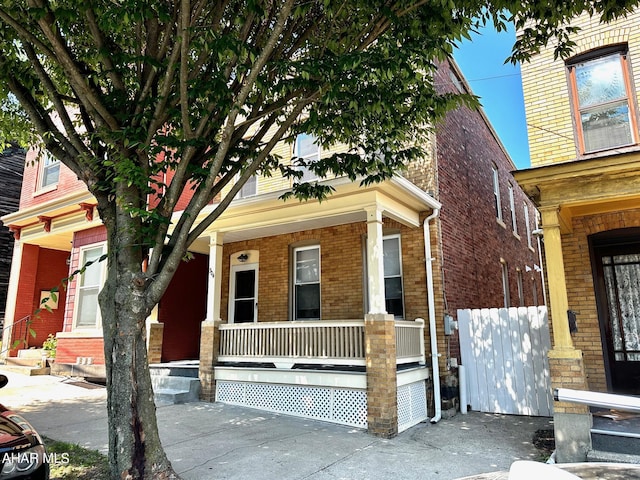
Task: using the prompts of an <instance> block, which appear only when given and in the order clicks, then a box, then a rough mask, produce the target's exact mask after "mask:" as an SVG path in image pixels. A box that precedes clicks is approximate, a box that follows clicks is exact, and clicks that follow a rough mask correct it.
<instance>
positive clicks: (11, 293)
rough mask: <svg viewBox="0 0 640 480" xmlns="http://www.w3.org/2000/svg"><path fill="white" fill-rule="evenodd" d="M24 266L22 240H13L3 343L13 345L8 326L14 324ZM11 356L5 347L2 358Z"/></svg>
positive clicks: (10, 329)
mask: <svg viewBox="0 0 640 480" xmlns="http://www.w3.org/2000/svg"><path fill="white" fill-rule="evenodd" d="M21 266H22V242H20V241H19V240H16V241H14V242H13V257H12V259H11V272H10V274H9V288H8V290H7V305H6V309H5V312H4V327H3V328H4V338H2V345H11V331H12V330H13V329H12V328H8V327H9V326H11V325H13V322H14V321H15V318H14V317H15V314H16V301H17V299H18V284H19V280H20V267H21ZM8 356H9V349H8V348H5V349H4V353H2V358H5V357H8Z"/></svg>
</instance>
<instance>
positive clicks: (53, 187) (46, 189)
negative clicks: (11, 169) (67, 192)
mask: <svg viewBox="0 0 640 480" xmlns="http://www.w3.org/2000/svg"><path fill="white" fill-rule="evenodd" d="M57 189H58V184H57V183H56V184H55V185H49V186H48V187H44V188H39V189H38V190H36V191H35V192H33V195H32V196H33V197H34V198H35V197H39V196H40V195H44V194H45V193H49V192H54V191H56V190H57Z"/></svg>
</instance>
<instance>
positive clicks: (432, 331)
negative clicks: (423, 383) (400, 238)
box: [422, 208, 442, 423]
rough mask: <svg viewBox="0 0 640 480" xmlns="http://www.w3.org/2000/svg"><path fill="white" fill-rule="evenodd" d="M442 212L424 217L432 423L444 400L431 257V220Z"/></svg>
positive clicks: (437, 210) (440, 411) (435, 211)
mask: <svg viewBox="0 0 640 480" xmlns="http://www.w3.org/2000/svg"><path fill="white" fill-rule="evenodd" d="M439 213H440V209H439V208H434V209H433V213H432V214H431V215H429V216H428V217H427V218H425V219H424V223H423V225H422V227H423V229H424V256H425V266H426V269H427V302H428V306H429V338H430V340H431V370H432V375H433V401H434V403H435V416H434V417H433V418H432V419H431V423H437V422H439V421H440V419H441V418H442V401H441V398H440V368H439V366H438V357H439V356H440V355H439V354H438V337H437V336H436V307H435V300H434V294H433V268H432V266H431V264H432V262H433V260H434V258H432V257H431V233H430V232H429V222H430V221H431V220H433V219H434V218H436V217H437V216H438V214H439Z"/></svg>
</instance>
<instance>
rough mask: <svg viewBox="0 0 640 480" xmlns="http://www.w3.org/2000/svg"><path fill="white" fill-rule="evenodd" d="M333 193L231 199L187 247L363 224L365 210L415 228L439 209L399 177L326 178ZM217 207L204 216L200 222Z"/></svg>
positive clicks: (201, 248)
mask: <svg viewBox="0 0 640 480" xmlns="http://www.w3.org/2000/svg"><path fill="white" fill-rule="evenodd" d="M326 183H327V184H329V185H331V186H333V187H334V188H335V191H334V192H333V194H331V195H329V197H327V198H326V199H325V200H323V201H322V202H319V201H317V200H308V201H306V202H300V201H298V200H289V201H286V202H285V201H283V200H281V199H280V196H281V195H282V194H283V193H284V191H278V192H270V193H266V194H262V195H256V196H254V197H250V198H245V199H237V200H234V201H233V202H232V203H231V205H230V206H229V208H227V210H226V211H225V212H224V213H223V214H222V215H221V216H220V217H219V218H218V219H217V220H216V221H215V222H214V224H213V225H212V226H211V228H210V229H209V230H207V232H205V233H204V234H203V235H202V236H201V237H200V238H199V239H198V240H197V241H196V242H195V243H194V244H193V245H192V247H191V249H193V250H195V251H199V252H202V253H208V252H209V236H210V235H211V234H212V233H222V234H224V242H225V243H229V242H236V241H243V240H248V239H252V238H259V237H266V236H273V235H281V234H286V233H292V232H297V231H302V230H309V229H315V228H323V227H329V226H334V225H344V224H348V223H354V222H364V221H366V218H367V210H370V209H372V208H375V209H378V210H380V211H381V212H382V215H383V216H385V217H387V218H391V219H393V220H396V221H398V222H400V223H402V224H403V225H407V226H411V227H418V226H420V225H421V220H420V214H421V213H422V212H430V211H432V210H434V209H439V208H440V207H441V205H440V203H439V202H438V201H437V200H435V199H434V198H433V197H431V196H430V195H429V194H427V193H426V192H424V191H423V190H421V189H419V188H418V187H417V186H416V185H414V184H413V183H411V182H410V181H408V180H406V179H405V178H403V177H400V176H394V177H393V178H391V179H390V180H387V181H385V182H382V183H378V184H374V185H369V186H366V187H363V186H360V183H359V181H356V182H351V181H350V180H349V179H347V178H338V179H334V180H327V181H326ZM213 208H215V205H212V206H211V207H208V208H207V209H205V211H203V212H202V214H201V216H202V218H204V216H206V215H207V214H209V213H210V212H211V211H212V210H213Z"/></svg>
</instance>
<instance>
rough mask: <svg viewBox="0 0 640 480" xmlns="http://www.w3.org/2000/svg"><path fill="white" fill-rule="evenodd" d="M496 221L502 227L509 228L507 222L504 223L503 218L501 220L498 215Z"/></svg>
mask: <svg viewBox="0 0 640 480" xmlns="http://www.w3.org/2000/svg"><path fill="white" fill-rule="evenodd" d="M496 223H497V224H498V225H500V226H501V227H502V228H504V229H506V228H507V224H506V223H504V222H503V221H502V220H500V219H499V218H498V217H496Z"/></svg>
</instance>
